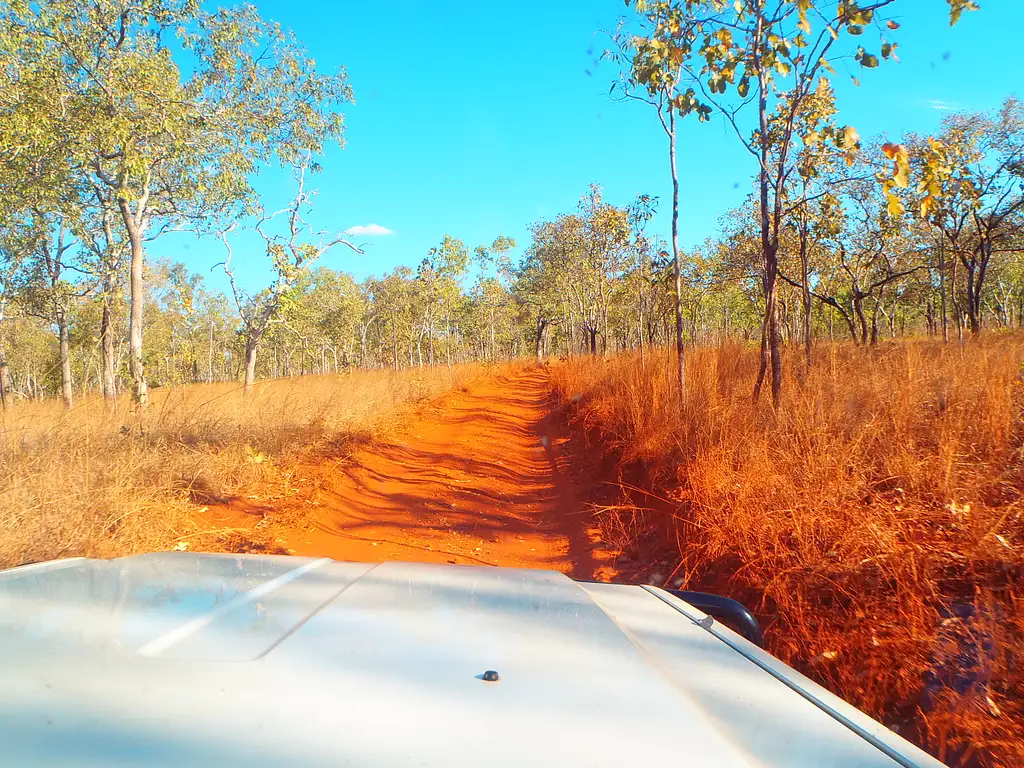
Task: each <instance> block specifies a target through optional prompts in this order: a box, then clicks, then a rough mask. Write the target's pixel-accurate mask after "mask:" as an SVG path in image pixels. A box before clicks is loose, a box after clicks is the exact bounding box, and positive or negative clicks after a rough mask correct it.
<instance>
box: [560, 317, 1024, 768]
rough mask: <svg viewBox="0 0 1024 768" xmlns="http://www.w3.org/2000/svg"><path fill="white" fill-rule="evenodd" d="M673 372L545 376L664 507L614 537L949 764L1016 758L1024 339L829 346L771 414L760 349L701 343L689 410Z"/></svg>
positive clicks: (615, 364) (619, 369)
mask: <svg viewBox="0 0 1024 768" xmlns="http://www.w3.org/2000/svg"><path fill="white" fill-rule="evenodd" d="M792 357H793V358H794V359H799V355H798V354H797V353H793V355H792ZM667 363H668V361H667V360H666V358H665V356H664V354H661V355H652V354H649V355H648V358H647V367H646V369H645V370H642V369H641V367H640V364H639V359H638V358H637V357H636V356H631V355H630V356H624V357H619V358H615V359H612V360H610V361H602V360H591V359H576V360H570V361H566V362H565V363H563V364H561V365H558V366H554V367H553V376H554V377H555V379H556V383H557V385H558V387H559V389H560V390H561V391H562V392H563V393H564V395H565V396H566V397H567V398H571V399H578V404H577V406H576V419H577V422H578V423H580V424H582V425H585V426H586V427H587V428H588V430H589V433H590V435H591V437H592V438H596V440H597V442H598V443H599V444H600V445H601V446H603V448H604V449H605V450H607V451H609V452H611V453H612V454H613V455H614V456H615V457H616V458H617V459H618V462H619V472H620V473H621V476H622V477H624V478H628V479H629V480H630V481H631V482H634V483H636V484H641V485H645V486H647V488H648V489H649V490H653V491H655V492H656V493H657V495H658V496H659V497H661V499H663V500H667V501H668V502H669V503H667V504H666V503H660V502H657V501H653V502H652V498H653V497H648V496H644V495H643V494H637V493H635V492H629V491H624V494H625V495H626V496H627V497H628V498H627V501H628V502H629V504H627V505H626V507H627V509H628V510H629V511H628V512H624V511H623V510H622V509H621V505H620V508H619V509H617V510H616V511H615V512H614V513H608V514H609V515H611V516H612V517H613V518H614V519H607V520H606V521H605V524H606V527H607V528H608V529H609V530H612V531H615V532H618V535H619V537H620V538H621V539H623V540H622V541H621V542H620V543H622V544H623V546H625V547H626V548H627V549H629V548H630V547H631V546H632V548H633V549H634V550H637V549H644V548H645V547H646V548H647V550H648V551H646V552H643V551H640V552H634V554H635V555H636V556H638V557H641V558H643V557H645V556H646V557H647V558H649V559H656V558H659V557H660V558H662V559H663V560H665V561H667V562H662V563H660V564H659V565H658V567H657V569H656V570H658V571H659V572H661V571H664V573H663V574H662V575H663V576H667V575H668V574H671V573H674V574H678V575H679V576H680V577H681V578H682V580H683V582H684V583H685V584H686V586H688V587H690V588H697V589H699V588H708V589H717V590H724V591H727V592H729V593H730V594H733V595H735V596H738V597H740V598H742V599H744V600H746V601H748V602H750V603H752V607H753V608H754V609H755V612H756V613H758V614H759V615H760V616H761V617H762V618H763V619H764V620H765V621H766V623H767V625H768V627H767V633H766V634H767V637H768V643H769V648H770V650H771V651H772V652H774V653H775V654H777V655H778V656H780V657H781V658H783V659H784V660H786V661H787V662H789V663H792V664H794V665H795V666H797V667H798V668H800V669H801V670H803V671H805V672H807V673H808V674H810V675H812V676H813V677H815V678H816V679H817V680H819V681H821V682H823V683H825V684H826V685H827V686H829V687H830V688H832V689H833V690H835V691H836V692H838V693H839V694H840V695H842V696H844V697H845V698H847V699H848V700H850V701H852V702H853V703H855V704H856V705H858V706H860V707H862V708H864V709H866V710H867V711H868V712H870V713H872V714H873V715H875V716H877V717H879V718H881V719H883V720H884V721H885V722H887V723H888V724H890V725H893V726H896V727H898V728H900V729H901V730H902V732H904V734H906V735H908V737H910V738H912V739H916V740H918V741H919V742H921V743H922V744H923V745H925V746H926V747H927V748H929V749H930V750H932V751H933V752H934V753H935V754H937V755H938V756H939V757H940V758H942V759H944V760H948V761H949V762H950V764H954V765H955V764H961V763H962V764H969V765H973V764H983V765H992V766H995V765H1020V764H1024V615H1022V614H1024V594H1022V591H1024V590H1022V584H1024V520H1022V511H1024V502H1022V490H1024V475H1022V464H1021V458H1022V455H1021V437H1022V425H1021V413H1022V408H1024V387H1022V382H1021V370H1022V363H1024V338H1022V337H1020V336H1009V335H1002V336H994V337H992V338H989V339H983V340H981V341H980V342H975V343H970V344H967V345H966V346H963V347H961V346H959V345H956V344H953V345H949V346H945V345H942V344H938V343H931V342H909V343H902V344H888V345H884V346H881V347H878V348H874V349H855V348H853V347H850V346H845V345H837V346H820V347H819V348H817V350H816V359H815V364H814V366H813V368H812V370H811V371H809V372H801V371H799V370H798V371H793V370H790V371H789V375H788V378H787V381H786V387H785V401H784V403H783V404H782V407H781V408H780V409H779V410H778V411H777V412H776V411H773V409H772V408H771V406H770V405H769V404H768V403H766V402H761V403H759V404H755V403H753V402H752V400H751V396H750V394H751V388H752V384H753V380H754V376H755V374H756V366H757V350H756V349H750V348H743V347H733V346H725V347H722V348H720V349H699V350H692V351H690V352H689V358H688V361H687V386H688V391H687V401H686V405H685V407H683V408H680V407H679V404H678V398H677V394H676V391H675V388H674V385H673V384H672V379H671V370H672V369H671V366H669V365H668V364H667ZM798 374H799V375H798ZM624 485H626V483H624ZM630 504H631V505H632V506H631V507H630ZM624 515H625V516H626V518H628V519H624ZM630 540H632V542H631V541H630ZM652 548H654V549H656V550H657V551H651V549H652Z"/></svg>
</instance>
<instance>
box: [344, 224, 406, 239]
mask: <svg viewBox="0 0 1024 768" xmlns="http://www.w3.org/2000/svg"><path fill="white" fill-rule="evenodd" d="M345 234H346V235H350V236H353V237H359V236H363V237H383V236H384V235H393V234H395V233H394V232H392V231H391V230H390V229H388V228H387V227H382V226H381V225H380V224H365V225H364V224H359V225H357V226H354V227H349V228H348V229H346V230H345Z"/></svg>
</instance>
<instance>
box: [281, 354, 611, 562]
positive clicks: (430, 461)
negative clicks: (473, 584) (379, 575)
mask: <svg viewBox="0 0 1024 768" xmlns="http://www.w3.org/2000/svg"><path fill="white" fill-rule="evenodd" d="M571 446H572V441H570V440H569V439H568V438H567V436H566V434H565V430H564V424H563V419H562V417H561V415H560V414H559V412H558V411H557V409H556V408H555V407H554V398H553V397H552V395H551V390H550V385H549V382H548V379H547V376H546V375H545V373H544V371H543V370H540V369H533V370H525V371H519V372H516V373H514V374H511V375H508V376H499V377H496V378H489V379H484V380H479V381H476V382H474V383H473V384H471V385H470V386H469V387H468V390H467V391H456V392H453V393H450V394H449V395H447V396H446V397H445V398H444V399H443V401H442V402H441V403H440V404H439V405H438V406H437V407H436V408H432V409H430V410H429V411H428V412H426V413H425V414H423V415H421V416H419V417H416V418H414V420H413V421H412V422H410V423H409V424H408V425H406V427H405V428H403V429H402V430H401V432H400V434H399V435H398V436H396V437H394V438H392V439H391V440H389V441H385V442H373V443H371V444H369V445H367V446H366V447H364V448H361V449H359V450H358V451H357V452H356V453H355V454H353V455H352V456H350V457H348V458H347V459H346V460H345V461H343V462H338V463H332V464H328V465H320V466H318V467H307V468H305V470H308V471H305V470H300V473H299V474H300V475H308V477H297V480H298V482H299V485H298V488H299V489H300V491H299V493H298V494H297V495H296V496H292V497H291V498H290V499H288V503H287V506H288V507H290V508H292V509H295V508H296V507H301V508H304V510H305V513H304V514H303V515H301V516H300V517H299V518H298V519H300V520H306V521H312V523H313V524H312V525H304V526H301V528H299V529H293V530H289V531H286V532H284V533H283V534H282V532H281V531H280V530H278V528H279V526H277V525H275V531H274V532H275V534H276V535H278V537H279V540H283V542H284V545H285V546H286V547H287V548H288V550H289V551H293V552H294V553H295V554H297V555H305V556H319V557H324V556H326V557H332V558H335V559H337V560H360V561H383V560H416V561H423V562H441V563H444V562H447V563H459V564H478V565H500V566H512V567H527V568H550V569H554V570H559V571H563V572H565V573H569V574H571V575H573V576H575V577H576V578H583V579H591V578H607V577H610V576H612V575H614V571H612V570H611V568H610V565H611V557H612V553H611V552H610V551H607V550H606V549H605V548H604V547H603V546H602V543H601V542H600V540H599V531H598V529H597V528H596V527H595V526H594V525H593V523H592V520H591V508H590V507H589V505H587V504H586V501H585V500H586V499H587V498H588V497H589V495H590V493H589V492H590V491H592V490H593V488H592V481H589V480H588V479H586V472H585V470H584V469H583V468H582V466H581V462H579V461H578V460H577V459H576V458H575V457H574V455H573V453H572V451H571ZM303 482H305V485H303V484H302V483H303ZM263 511H264V512H269V513H270V515H269V516H270V517H271V519H272V518H273V517H274V514H273V513H274V511H275V508H274V506H273V505H272V506H270V507H269V509H267V508H264V509H263ZM281 517H282V519H286V518H292V519H295V517H294V516H292V515H282V516H281ZM303 528H304V529H305V530H303Z"/></svg>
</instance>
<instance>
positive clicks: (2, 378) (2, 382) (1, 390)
mask: <svg viewBox="0 0 1024 768" xmlns="http://www.w3.org/2000/svg"><path fill="white" fill-rule="evenodd" d="M8 392H10V379H9V373H8V370H7V358H6V357H4V351H3V349H0V407H2V408H3V409H4V410H5V411H6V410H7V408H8V406H9V405H10V402H9V398H8V394H7V393H8Z"/></svg>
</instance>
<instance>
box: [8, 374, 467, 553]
mask: <svg viewBox="0 0 1024 768" xmlns="http://www.w3.org/2000/svg"><path fill="white" fill-rule="evenodd" d="M479 370H480V369H479V367H476V366H456V367H453V368H447V367H436V368H427V369H421V370H410V371H404V372H400V373H394V372H391V371H358V372H353V373H346V374H339V375H326V376H305V377H301V378H297V379H281V380H277V381H272V382H264V383H260V384H258V385H257V387H256V389H255V391H254V395H253V396H252V397H251V398H245V397H244V396H243V395H242V391H241V387H240V385H236V384H212V385H194V386H188V387H182V388H177V389H167V390H162V389H158V390H154V391H153V392H152V393H151V394H152V403H151V406H150V408H149V410H148V412H147V413H146V414H145V415H143V416H142V417H138V416H136V415H134V414H133V411H132V408H131V404H130V403H129V402H128V401H127V400H126V399H123V400H119V401H118V402H117V403H115V404H114V406H113V408H109V407H108V406H107V405H106V404H105V403H103V402H102V400H98V399H95V400H86V401H83V402H81V403H80V404H79V405H78V406H77V407H76V408H74V409H73V410H71V411H64V410H63V409H62V408H61V406H60V405H59V404H58V403H56V402H43V403H24V404H19V405H17V406H15V407H14V408H12V409H10V410H9V411H7V412H5V413H3V417H2V422H0V423H2V430H0V567H9V566H13V565H18V564H20V563H25V562H32V561H37V560H47V559H52V558H56V557H66V556H72V555H87V556H98V557H111V556H119V555H125V554H132V553H136V552H143V551H150V550H154V549H166V548H169V547H171V546H173V545H174V544H175V542H177V541H178V540H180V539H181V537H182V536H183V535H184V534H185V533H187V532H190V531H192V530H193V527H192V523H191V516H192V513H193V512H194V511H195V509H196V503H200V504H202V503H210V502H217V501H223V500H226V499H227V498H229V497H231V496H232V495H234V494H235V493H236V492H238V491H239V490H240V489H242V488H246V487H248V486H250V485H252V484H253V483H256V482H259V481H261V480H266V479H267V477H268V475H270V474H275V473H277V474H280V473H283V472H287V468H288V465H289V464H290V463H292V462H294V461H296V460H297V459H298V458H299V457H300V456H302V455H306V454H309V453H310V452H330V453H332V454H338V453H339V452H343V451H344V450H345V444H346V443H347V442H349V441H351V440H353V439H363V438H366V437H370V436H373V435H375V434H377V433H379V432H381V431H382V430H387V429H388V428H389V427H391V426H393V425H395V424H398V423H401V422H402V421H403V420H404V417H403V413H402V411H403V410H404V409H407V408H410V407H412V406H414V405H416V404H419V403H422V402H424V401H426V400H428V399H430V398H432V397H435V396H437V395H440V394H441V393H442V392H444V391H446V390H449V389H451V388H453V387H455V386H457V385H459V384H461V383H462V382H465V381H467V380H468V379H470V378H472V377H473V376H475V375H477V373H478V372H479ZM211 546H214V547H215V546H216V542H215V541H207V542H205V543H204V548H208V547H211Z"/></svg>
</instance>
